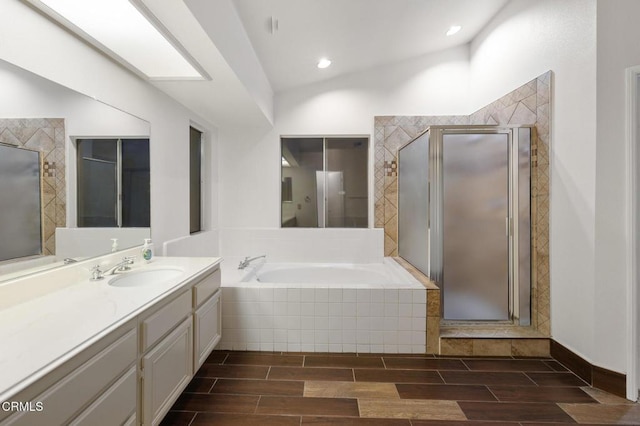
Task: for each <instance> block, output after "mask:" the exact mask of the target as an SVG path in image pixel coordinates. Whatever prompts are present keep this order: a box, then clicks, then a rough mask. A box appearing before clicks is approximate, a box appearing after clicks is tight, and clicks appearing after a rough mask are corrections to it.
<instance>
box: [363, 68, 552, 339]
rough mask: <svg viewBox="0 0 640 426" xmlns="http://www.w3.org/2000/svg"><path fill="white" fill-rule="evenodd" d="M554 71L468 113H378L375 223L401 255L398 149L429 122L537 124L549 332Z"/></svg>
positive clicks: (541, 264) (541, 265) (535, 179)
mask: <svg viewBox="0 0 640 426" xmlns="http://www.w3.org/2000/svg"><path fill="white" fill-rule="evenodd" d="M550 100H551V71H548V72H546V73H544V74H542V75H540V76H539V77H537V78H536V79H533V80H531V81H530V82H528V83H526V84H524V85H522V86H520V87H519V88H517V89H516V90H514V91H512V92H511V93H508V94H507V95H505V96H503V97H501V98H500V99H498V100H496V101H495V102H492V103H491V104H489V105H487V106H485V107H484V108H481V109H480V110H478V111H476V112H474V113H473V114H471V115H469V116H378V117H375V122H374V127H375V136H374V140H375V162H374V185H375V188H374V199H375V210H374V224H375V227H376V228H384V252H385V256H397V255H398V207H397V206H398V189H397V185H398V182H397V180H398V178H397V151H398V148H399V147H401V146H402V145H404V144H405V143H407V142H409V141H410V140H412V139H414V138H415V137H416V136H417V135H419V134H420V133H421V132H423V131H424V130H426V128H427V127H429V126H436V125H467V124H500V125H507V124H521V125H528V124H530V125H534V127H535V129H536V134H537V138H536V139H535V140H534V144H533V146H532V147H531V167H532V176H531V180H532V182H531V210H532V234H531V235H532V240H533V241H532V246H533V247H532V289H531V290H532V306H531V309H532V319H531V320H532V325H533V327H534V328H535V329H536V330H538V331H539V332H540V333H543V334H545V335H549V333H550V312H549V124H550Z"/></svg>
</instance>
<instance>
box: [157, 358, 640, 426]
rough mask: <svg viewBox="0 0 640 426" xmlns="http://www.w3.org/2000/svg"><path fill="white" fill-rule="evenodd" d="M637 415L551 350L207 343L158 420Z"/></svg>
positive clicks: (517, 419) (402, 421)
mask: <svg viewBox="0 0 640 426" xmlns="http://www.w3.org/2000/svg"><path fill="white" fill-rule="evenodd" d="M567 423H579V424H600V425H601V424H607V425H615V424H626V425H640V405H638V404H634V403H631V402H629V401H627V400H625V399H622V398H618V397H616V396H613V395H610V394H607V393H605V392H602V391H598V390H596V389H593V388H590V387H588V386H587V384H586V383H585V382H583V381H582V380H581V379H580V378H579V377H577V376H576V375H574V374H573V373H571V372H570V371H568V370H567V369H566V368H564V367H563V366H562V365H561V364H560V363H558V362H557V361H555V360H553V359H551V358H544V359H531V358H453V357H447V358H444V357H434V356H430V355H420V356H417V355H391V354H384V355H369V354H366V355H355V354H297V353H267V352H229V351H214V352H213V353H212V354H211V356H209V358H208V360H207V361H206V363H205V364H204V365H203V366H202V368H201V369H200V370H199V371H198V372H197V374H196V377H194V379H193V380H192V381H191V383H190V384H189V386H188V388H187V389H186V390H185V391H184V393H183V394H182V395H181V396H180V398H179V399H178V401H177V402H176V403H175V404H174V406H173V407H172V408H171V411H170V412H169V413H168V414H167V416H166V417H165V419H164V421H163V423H162V424H163V425H164V426H169V425H180V426H199V425H221V426H224V425H242V426H251V425H260V426H271V425H275V426H280V425H283V426H288V425H305V426H306V425H314V426H325V425H326V426H341V425H348V426H360V425H362V426H396V425H397V426H444V425H483V426H492V425H495V426H497V425H500V426H516V425H520V426H525V425H527V426H541V425H553V424H556V425H559V424H567Z"/></svg>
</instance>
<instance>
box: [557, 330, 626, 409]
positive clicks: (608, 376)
mask: <svg viewBox="0 0 640 426" xmlns="http://www.w3.org/2000/svg"><path fill="white" fill-rule="evenodd" d="M550 349H551V350H550V352H551V356H552V357H553V358H554V359H555V360H556V361H558V362H560V363H561V364H563V365H564V366H565V367H567V368H568V369H569V370H571V371H572V372H573V373H574V374H575V375H576V376H578V377H580V378H581V379H582V380H584V381H585V382H587V383H589V384H590V385H591V386H593V387H594V388H598V389H602V390H604V391H607V392H609V393H612V394H614V395H617V396H620V397H622V398H626V396H627V376H626V375H624V374H622V373H617V372H615V371H611V370H607V369H606V368H602V367H598V366H597V365H593V364H591V363H590V362H589V361H587V360H585V359H584V358H582V357H581V356H580V355H577V354H576V353H574V352H573V351H572V350H570V349H567V348H566V347H565V346H563V345H562V344H560V343H558V342H556V341H555V340H553V339H551V348H550Z"/></svg>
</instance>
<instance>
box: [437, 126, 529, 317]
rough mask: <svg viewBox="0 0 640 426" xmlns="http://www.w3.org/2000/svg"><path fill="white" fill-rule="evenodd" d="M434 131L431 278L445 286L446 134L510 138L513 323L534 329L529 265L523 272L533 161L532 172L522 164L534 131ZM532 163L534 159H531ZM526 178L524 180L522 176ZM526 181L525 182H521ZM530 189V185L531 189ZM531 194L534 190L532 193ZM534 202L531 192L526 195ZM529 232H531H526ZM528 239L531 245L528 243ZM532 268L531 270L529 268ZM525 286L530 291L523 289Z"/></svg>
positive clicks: (500, 128) (456, 128) (507, 226)
mask: <svg viewBox="0 0 640 426" xmlns="http://www.w3.org/2000/svg"><path fill="white" fill-rule="evenodd" d="M522 129H526V130H528V133H529V134H528V137H526V136H527V135H521V134H520V133H521V130H522ZM429 131H430V141H429V142H430V146H429V162H430V170H429V180H430V182H431V185H430V187H431V191H430V200H429V209H430V212H429V217H430V235H431V243H432V244H431V250H430V256H431V258H430V262H429V264H430V272H431V275H430V276H431V278H432V279H433V280H435V281H436V282H438V283H440V284H442V278H443V274H444V271H443V261H444V259H443V231H444V228H443V227H444V206H443V202H444V183H443V178H442V176H443V164H442V158H443V157H442V155H443V136H444V135H445V134H497V133H500V134H506V135H507V137H508V142H507V144H508V153H507V156H508V183H507V185H508V189H507V197H508V216H507V217H506V218H505V232H506V233H507V234H508V257H509V258H508V265H509V266H508V267H509V271H508V289H509V295H508V300H509V302H508V304H509V320H508V321H509V322H513V323H518V324H519V325H530V322H531V302H530V293H531V291H530V289H531V270H530V264H529V265H522V266H524V270H523V268H521V263H523V262H522V261H521V259H523V258H529V257H530V254H531V243H530V241H531V239H530V230H527V229H525V228H524V227H523V226H522V225H523V220H524V221H530V213H529V215H528V216H527V217H526V218H521V217H520V214H519V212H520V210H521V205H520V204H521V201H524V200H523V197H524V194H520V191H521V188H522V186H524V185H521V184H522V183H524V181H525V180H527V182H526V183H527V184H528V183H529V181H528V178H529V177H530V161H528V162H527V165H528V168H527V170H526V174H524V173H525V172H523V173H521V170H520V167H519V164H520V162H521V161H522V156H523V155H529V153H530V141H531V140H532V137H533V128H531V127H530V126H514V127H511V126H432V127H430V128H429ZM528 158H529V159H530V156H529V157H528ZM521 174H523V176H521ZM521 181H522V182H521ZM529 188H530V185H529ZM529 191H530V190H529ZM526 199H529V200H530V192H528V193H527V194H526ZM525 231H528V232H525ZM523 235H524V236H525V237H526V239H528V244H526V243H525V242H524V241H522V240H524V239H525V238H523V237H522V236H523ZM527 266H528V267H527ZM522 286H524V287H526V288H522ZM445 291H446V288H442V291H441V299H442V300H441V310H442V313H443V312H444V292H445Z"/></svg>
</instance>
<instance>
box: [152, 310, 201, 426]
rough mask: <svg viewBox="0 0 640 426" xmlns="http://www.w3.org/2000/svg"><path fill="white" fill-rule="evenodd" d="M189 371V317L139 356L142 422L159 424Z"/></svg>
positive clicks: (191, 371)
mask: <svg viewBox="0 0 640 426" xmlns="http://www.w3.org/2000/svg"><path fill="white" fill-rule="evenodd" d="M192 374H193V327H192V320H191V317H189V318H187V319H186V320H185V321H183V322H182V323H181V324H180V325H178V326H177V327H176V328H175V329H174V330H173V331H172V332H171V333H170V334H169V335H168V336H167V337H165V338H164V339H163V340H161V341H160V343H158V344H157V345H156V346H155V347H154V348H153V349H152V350H151V351H149V352H148V353H147V354H146V355H145V356H144V357H143V358H142V378H143V384H142V387H143V393H142V395H143V401H142V423H143V424H144V425H156V424H159V423H160V421H161V420H162V418H163V417H164V415H165V414H166V413H167V411H169V409H170V408H171V405H173V403H174V402H175V401H176V399H178V397H179V396H180V393H181V392H182V391H183V390H184V388H185V387H186V386H187V385H188V384H189V381H190V380H191V376H192Z"/></svg>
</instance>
